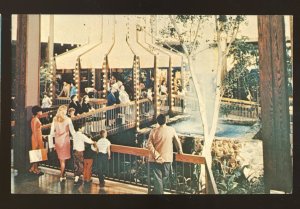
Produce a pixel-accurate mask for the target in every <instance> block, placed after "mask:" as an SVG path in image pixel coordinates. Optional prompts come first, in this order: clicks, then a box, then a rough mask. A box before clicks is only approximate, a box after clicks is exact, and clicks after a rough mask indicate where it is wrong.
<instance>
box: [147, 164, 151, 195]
mask: <svg viewBox="0 0 300 209" xmlns="http://www.w3.org/2000/svg"><path fill="white" fill-rule="evenodd" d="M147 177H148V178H147V183H148V194H150V192H151V185H150V182H151V181H150V180H151V177H150V163H149V160H148V161H147Z"/></svg>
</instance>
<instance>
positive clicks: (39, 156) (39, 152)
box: [29, 149, 48, 163]
mask: <svg viewBox="0 0 300 209" xmlns="http://www.w3.org/2000/svg"><path fill="white" fill-rule="evenodd" d="M47 152H48V151H47V150H46V149H36V150H30V151H29V160H30V163H35V162H40V161H45V160H48V156H47Z"/></svg>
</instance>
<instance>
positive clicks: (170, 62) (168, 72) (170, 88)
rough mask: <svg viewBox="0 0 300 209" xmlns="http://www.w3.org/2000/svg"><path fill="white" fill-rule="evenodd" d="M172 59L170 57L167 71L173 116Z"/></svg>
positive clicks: (169, 98) (170, 111) (170, 106)
mask: <svg viewBox="0 0 300 209" xmlns="http://www.w3.org/2000/svg"><path fill="white" fill-rule="evenodd" d="M172 82H173V81H172V59H171V56H170V57H169V68H168V71H167V84H168V101H169V114H172V111H173V110H172Z"/></svg>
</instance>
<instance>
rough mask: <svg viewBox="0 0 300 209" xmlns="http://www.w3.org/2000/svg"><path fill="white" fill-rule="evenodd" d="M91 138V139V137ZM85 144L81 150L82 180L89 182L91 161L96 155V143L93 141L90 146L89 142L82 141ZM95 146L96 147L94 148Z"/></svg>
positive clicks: (90, 180)
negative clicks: (82, 159)
mask: <svg viewBox="0 0 300 209" xmlns="http://www.w3.org/2000/svg"><path fill="white" fill-rule="evenodd" d="M92 140H93V139H92ZM84 144H85V150H84V152H83V158H84V162H83V181H84V183H85V184H87V185H88V184H90V183H91V182H92V179H91V177H92V167H93V161H94V158H95V157H96V152H95V151H97V148H96V146H97V145H96V143H94V144H93V145H92V146H93V147H92V146H91V145H90V144H89V143H84ZM95 148H96V149H95Z"/></svg>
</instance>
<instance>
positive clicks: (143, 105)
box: [138, 99, 154, 124]
mask: <svg viewBox="0 0 300 209" xmlns="http://www.w3.org/2000/svg"><path fill="white" fill-rule="evenodd" d="M138 105H139V120H140V124H145V123H150V122H152V121H153V120H154V104H153V101H151V100H149V99H141V100H139V101H138Z"/></svg>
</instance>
